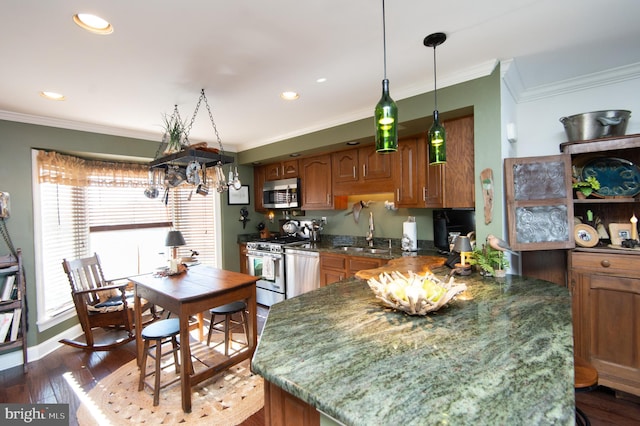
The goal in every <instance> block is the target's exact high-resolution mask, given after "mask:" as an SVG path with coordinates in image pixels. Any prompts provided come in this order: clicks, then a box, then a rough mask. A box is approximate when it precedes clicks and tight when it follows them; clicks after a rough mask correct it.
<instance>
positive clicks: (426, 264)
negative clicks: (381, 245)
mask: <svg viewBox="0 0 640 426" xmlns="http://www.w3.org/2000/svg"><path fill="white" fill-rule="evenodd" d="M445 260H446V259H445V258H444V257H439V256H406V257H398V258H396V259H391V260H390V261H389V263H387V264H386V265H382V266H380V267H378V268H375V269H364V270H362V271H358V272H356V275H355V276H356V278H359V279H361V280H368V279H369V278H372V277H377V276H379V275H380V274H381V273H383V272H392V271H398V272H400V273H402V274H405V273H408V272H409V271H413V272H415V273H418V274H425V273H427V272H431V270H432V269H433V268H438V267H440V266H442V265H444V262H445Z"/></svg>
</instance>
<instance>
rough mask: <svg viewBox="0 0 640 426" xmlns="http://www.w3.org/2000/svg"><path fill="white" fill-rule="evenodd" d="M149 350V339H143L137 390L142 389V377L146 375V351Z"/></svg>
mask: <svg viewBox="0 0 640 426" xmlns="http://www.w3.org/2000/svg"><path fill="white" fill-rule="evenodd" d="M148 350H149V341H148V340H145V341H144V352H143V353H142V365H141V366H140V380H139V381H138V392H140V391H141V390H142V389H144V378H145V376H146V375H147V351H148Z"/></svg>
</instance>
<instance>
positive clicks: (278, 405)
mask: <svg viewBox="0 0 640 426" xmlns="http://www.w3.org/2000/svg"><path fill="white" fill-rule="evenodd" d="M264 421H265V425H266V426H289V425H297V426H317V425H320V413H319V412H318V411H317V410H316V409H315V408H314V407H312V406H311V405H309V404H307V403H306V402H304V401H303V400H301V399H300V398H297V397H295V396H293V395H291V394H290V393H288V392H286V391H284V390H282V389H281V388H280V387H278V386H276V385H274V384H273V383H271V382H269V381H267V380H265V381H264Z"/></svg>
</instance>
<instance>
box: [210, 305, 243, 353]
mask: <svg viewBox="0 0 640 426" xmlns="http://www.w3.org/2000/svg"><path fill="white" fill-rule="evenodd" d="M246 310H247V304H246V303H245V302H243V301H238V302H233V303H228V304H226V305H222V306H218V307H215V308H213V309H210V310H209V312H210V313H211V323H210V324H209V334H208V336H207V346H209V345H210V344H211V333H212V332H213V330H214V329H215V330H216V331H218V332H220V333H224V342H220V343H218V344H216V345H214V346H213V347H214V348H216V347H218V346H219V345H221V344H222V343H224V355H225V356H229V346H230V345H231V342H236V343H241V344H245V345H246V344H247V343H248V342H249V333H248V332H247V314H246ZM237 313H240V316H241V317H242V321H237V320H234V319H233V314H237ZM216 316H222V317H223V318H222V319H221V320H219V321H216ZM240 325H242V329H243V330H244V335H245V338H246V341H245V342H240V341H238V340H233V333H232V331H233V329H239V328H240Z"/></svg>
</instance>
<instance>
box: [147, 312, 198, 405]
mask: <svg viewBox="0 0 640 426" xmlns="http://www.w3.org/2000/svg"><path fill="white" fill-rule="evenodd" d="M178 334H180V321H179V320H178V318H171V319H164V320H159V321H156V322H154V323H151V324H150V325H148V326H146V327H145V328H144V329H142V340H144V352H143V353H142V362H141V364H140V379H139V380H138V392H139V391H141V390H143V389H144V387H145V385H147V386H149V387H150V388H151V389H153V405H154V406H156V405H158V404H159V403H160V389H162V388H165V387H167V386H169V385H170V384H172V383H175V382H176V381H177V380H179V378H176V379H174V380H173V381H171V382H169V383H165V384H164V385H162V386H160V373H161V371H162V367H161V358H162V357H164V356H166V355H170V354H173V362H174V365H175V370H176V374H179V373H180V361H179V359H178V350H179V349H180V345H179V344H178V338H177V336H178ZM151 342H154V346H155V355H154V354H150V353H149V352H150V351H149V346H150V343H151ZM168 342H171V347H172V348H171V350H170V351H168V352H166V353H164V354H163V353H162V345H163V344H164V343H168ZM188 344H189V342H186V343H185V345H188ZM147 356H151V357H152V358H154V359H155V371H153V372H151V373H148V374H147ZM151 375H155V380H154V383H153V385H151V384H150V383H147V382H146V381H145V379H146V378H147V376H151Z"/></svg>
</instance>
